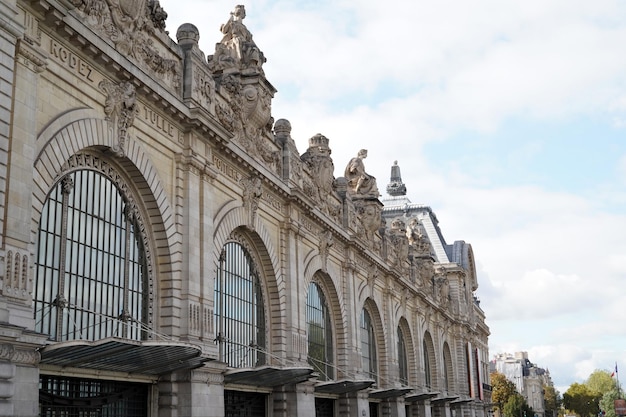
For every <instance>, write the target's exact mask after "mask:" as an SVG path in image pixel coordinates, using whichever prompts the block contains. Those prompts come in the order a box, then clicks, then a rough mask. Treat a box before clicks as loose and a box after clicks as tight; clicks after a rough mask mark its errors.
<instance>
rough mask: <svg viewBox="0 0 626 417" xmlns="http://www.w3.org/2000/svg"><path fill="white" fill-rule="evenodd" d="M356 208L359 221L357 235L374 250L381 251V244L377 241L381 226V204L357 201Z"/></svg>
mask: <svg viewBox="0 0 626 417" xmlns="http://www.w3.org/2000/svg"><path fill="white" fill-rule="evenodd" d="M354 206H355V211H356V218H357V220H358V228H357V235H358V236H359V237H360V238H361V239H364V240H365V241H367V242H368V243H369V245H370V247H371V248H372V249H374V250H378V251H380V244H377V243H376V239H375V236H376V232H377V231H378V229H379V228H380V224H381V212H382V210H381V207H380V203H379V202H378V200H357V201H355V202H354Z"/></svg>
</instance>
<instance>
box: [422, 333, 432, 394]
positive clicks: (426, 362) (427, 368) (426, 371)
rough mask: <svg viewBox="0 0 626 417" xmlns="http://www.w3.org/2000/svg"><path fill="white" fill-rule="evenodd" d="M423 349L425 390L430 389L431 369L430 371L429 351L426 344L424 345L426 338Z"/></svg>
mask: <svg viewBox="0 0 626 417" xmlns="http://www.w3.org/2000/svg"><path fill="white" fill-rule="evenodd" d="M422 347H423V349H424V377H425V381H424V382H425V384H426V388H432V380H431V376H430V375H431V369H430V357H429V356H430V355H429V351H428V350H429V349H428V344H427V343H426V338H424V343H423V345H422Z"/></svg>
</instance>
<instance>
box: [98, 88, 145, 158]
mask: <svg viewBox="0 0 626 417" xmlns="http://www.w3.org/2000/svg"><path fill="white" fill-rule="evenodd" d="M98 86H99V87H100V88H101V89H102V90H104V92H105V93H106V94H107V98H106V101H105V102H104V113H105V114H106V120H107V121H108V122H109V129H110V130H112V131H113V132H116V133H117V135H116V136H117V143H114V144H113V151H114V152H115V154H116V155H117V156H119V157H123V156H124V155H125V152H126V151H125V149H124V148H125V146H126V140H127V139H128V129H129V128H130V127H131V126H132V125H133V122H134V120H135V112H136V111H137V103H136V96H135V87H134V86H133V85H132V84H131V83H130V82H128V81H123V82H121V83H119V84H113V83H112V82H111V81H109V80H102V81H100V84H98Z"/></svg>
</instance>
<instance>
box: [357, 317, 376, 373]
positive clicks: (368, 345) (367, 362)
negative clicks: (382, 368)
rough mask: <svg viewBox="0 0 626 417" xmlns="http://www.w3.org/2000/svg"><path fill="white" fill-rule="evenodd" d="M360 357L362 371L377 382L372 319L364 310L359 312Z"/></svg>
mask: <svg viewBox="0 0 626 417" xmlns="http://www.w3.org/2000/svg"><path fill="white" fill-rule="evenodd" d="M360 322H361V324H360V327H361V332H360V333H361V355H362V359H363V371H364V372H365V373H366V374H367V375H369V377H370V378H372V379H373V380H374V381H376V382H378V359H377V354H376V338H375V335H374V326H373V325H372V319H371V318H370V314H369V313H368V311H367V310H366V309H363V310H362V311H361V320H360Z"/></svg>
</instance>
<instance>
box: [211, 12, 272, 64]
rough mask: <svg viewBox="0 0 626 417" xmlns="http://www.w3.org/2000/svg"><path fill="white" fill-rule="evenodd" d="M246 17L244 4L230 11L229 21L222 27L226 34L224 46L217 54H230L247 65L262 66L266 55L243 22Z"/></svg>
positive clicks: (231, 57)
mask: <svg viewBox="0 0 626 417" xmlns="http://www.w3.org/2000/svg"><path fill="white" fill-rule="evenodd" d="M245 17H246V10H245V8H244V6H243V5H237V6H236V7H235V10H234V11H232V12H231V13H230V18H229V19H228V22H226V23H224V24H223V25H222V26H221V28H220V30H221V32H222V33H223V34H224V37H223V38H222V42H221V45H222V46H223V47H224V48H223V49H222V50H217V51H216V55H224V54H228V57H229V58H230V59H232V60H234V61H236V62H240V63H242V64H243V65H244V66H245V67H257V68H261V65H263V63H264V62H265V57H264V56H263V53H262V52H261V51H260V50H259V48H258V47H257V46H256V44H255V43H254V41H253V40H252V34H251V33H250V31H249V30H248V28H247V27H246V25H244V24H243V19H244V18H245ZM219 58H220V57H219V56H218V59H219Z"/></svg>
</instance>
